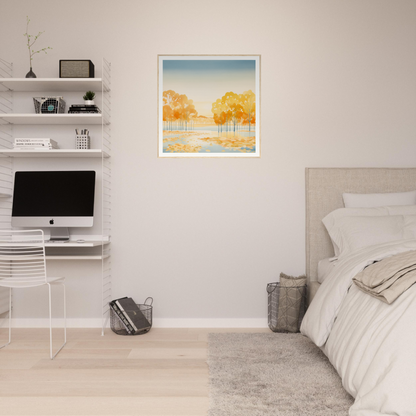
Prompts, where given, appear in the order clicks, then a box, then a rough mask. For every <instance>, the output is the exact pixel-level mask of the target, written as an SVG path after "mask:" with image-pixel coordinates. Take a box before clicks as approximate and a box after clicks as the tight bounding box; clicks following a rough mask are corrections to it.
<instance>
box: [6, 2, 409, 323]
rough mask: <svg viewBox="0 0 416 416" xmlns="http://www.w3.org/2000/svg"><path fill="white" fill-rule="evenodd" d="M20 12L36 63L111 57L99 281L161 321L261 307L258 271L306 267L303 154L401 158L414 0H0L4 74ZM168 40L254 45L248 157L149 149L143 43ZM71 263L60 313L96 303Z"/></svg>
mask: <svg viewBox="0 0 416 416" xmlns="http://www.w3.org/2000/svg"><path fill="white" fill-rule="evenodd" d="M26 15H29V16H30V18H31V20H32V22H31V31H32V32H35V31H36V32H37V31H40V30H45V31H46V32H45V33H44V34H43V35H42V37H41V38H40V39H39V46H51V47H53V50H52V51H51V52H50V53H48V55H38V56H36V57H35V60H34V65H33V70H34V71H35V73H36V74H37V75H38V77H48V76H58V61H59V59H91V60H92V61H93V62H94V63H95V64H96V68H97V72H98V74H97V75H98V76H99V75H100V74H101V70H100V59H101V56H105V57H106V58H107V59H109V60H110V61H111V62H112V70H113V72H112V77H113V78H112V81H113V82H112V102H113V117H112V133H113V143H114V151H113V159H112V162H113V181H114V191H113V197H114V218H113V236H112V241H113V275H114V295H115V296H118V295H130V296H133V297H134V298H135V299H137V300H138V301H140V300H142V299H144V298H145V297H146V296H149V295H151V296H153V297H154V298H155V317H156V318H159V322H160V323H165V324H166V323H167V324H172V322H170V321H169V322H168V321H164V320H163V319H164V318H169V319H173V318H176V319H185V318H186V319H189V318H195V319H196V318H199V319H209V318H212V319H219V318H223V319H259V321H258V322H262V323H265V322H266V321H265V319H266V292H265V287H266V283H267V282H271V281H275V280H277V277H278V274H279V272H281V271H284V272H286V273H293V274H300V273H303V272H304V270H305V259H304V258H305V254H304V252H305V250H304V169H305V167H307V166H310V167H313V166H328V167H331V166H342V167H354V166H362V167H367V166H373V167H377V166H382V167H399V166H407V167H412V166H416V160H415V154H416V117H415V114H416V77H415V74H416V49H415V47H414V45H415V44H416V25H415V21H416V20H415V18H416V2H415V1H414V0H407V1H406V0H396V1H391V0H348V1H347V0H343V1H339V0H314V1H310V0H296V1H291V0H286V1H283V0H270V1H267V0H259V1H256V2H254V1H246V0H238V1H234V0H228V1H224V0H211V1H188V0H177V1H167V0H166V1H150V0H148V1H137V0H134V1H126V0H124V1H108V0H107V1H102V0H101V1H98V0H89V1H80V0H72V1H70V2H69V1H49V0H38V1H36V2H34V1H29V0H24V1H23V0H21V1H16V0H2V1H1V3H0V50H1V53H0V55H1V57H2V58H4V59H7V60H9V61H13V62H14V68H15V72H14V76H15V77H20V76H24V75H25V74H26V72H27V71H28V63H27V56H26V55H27V51H26V49H25V38H24V37H23V36H22V34H23V33H24V32H25V20H26ZM175 53H177V54H215V53H218V54H227V53H230V54H239V53H242V54H261V62H262V68H261V86H262V90H261V103H262V114H261V121H262V123H261V158H259V159H215V158H212V159H181V158H178V159H158V158H157V108H156V107H157V96H156V91H157V76H156V74H157V54H175ZM54 267H57V266H56V265H55V266H54ZM77 270H78V269H77V266H75V265H73V264H72V263H69V262H67V264H65V270H64V274H65V273H66V274H67V275H68V284H69V286H70V290H69V292H70V299H69V304H70V305H71V303H72V305H74V304H76V305H77V309H76V310H75V307H74V306H70V315H71V316H72V317H78V316H79V315H80V314H81V315H82V314H84V316H85V317H87V318H94V317H98V316H99V308H98V305H97V307H94V308H91V307H89V304H88V302H87V301H86V299H85V298H82V296H84V295H82V293H79V292H81V291H78V290H77V288H78V286H77V284H79V282H77V279H76V275H77V273H78V272H77ZM94 276H95V275H94V272H93V271H91V276H90V277H91V278H92V279H95V277H94ZM71 278H72V280H71ZM87 286H88V285H87ZM79 299H84V301H83V302H81V303H80V301H79ZM28 305H32V304H30V303H29V304H28ZM71 308H72V309H71ZM16 310H17V312H16V313H17V314H18V316H20V317H22V318H27V317H28V313H29V312H28V308H21V309H19V306H18V305H16ZM161 319H162V320H161ZM177 322H180V321H177ZM183 322H185V321H182V323H183ZM186 322H187V324H189V322H188V321H186ZM203 322H205V324H207V325H209V324H214V325H215V324H220V322H219V321H208V323H207V321H199V323H200V324H201V323H203ZM235 322H237V321H235ZM242 322H244V321H242ZM247 322H250V323H251V324H253V322H254V321H248V320H247ZM256 322H257V321H256ZM228 323H229V322H228Z"/></svg>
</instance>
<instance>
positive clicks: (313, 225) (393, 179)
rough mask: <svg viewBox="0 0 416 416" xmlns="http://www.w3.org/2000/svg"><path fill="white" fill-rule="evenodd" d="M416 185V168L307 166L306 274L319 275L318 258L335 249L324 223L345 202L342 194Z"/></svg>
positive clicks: (398, 189) (314, 277)
mask: <svg viewBox="0 0 416 416" xmlns="http://www.w3.org/2000/svg"><path fill="white" fill-rule="evenodd" d="M415 189H416V168H306V275H307V277H308V280H309V282H311V281H315V280H317V278H318V262H319V261H320V260H322V259H324V258H327V257H332V256H333V255H334V250H333V248H332V243H331V240H330V238H329V235H328V233H327V231H326V229H325V227H324V225H323V224H322V218H324V217H325V216H326V215H327V214H329V213H330V212H331V211H333V210H335V209H337V208H342V207H343V206H344V203H343V200H342V194H343V193H344V192H352V193H362V194H364V193H383V192H405V191H413V190H415Z"/></svg>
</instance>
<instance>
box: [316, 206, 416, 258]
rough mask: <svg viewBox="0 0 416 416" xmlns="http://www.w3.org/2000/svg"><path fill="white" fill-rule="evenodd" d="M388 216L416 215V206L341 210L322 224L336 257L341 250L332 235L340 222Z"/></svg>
mask: <svg viewBox="0 0 416 416" xmlns="http://www.w3.org/2000/svg"><path fill="white" fill-rule="evenodd" d="M387 215H416V205H407V206H393V207H378V208H339V209H336V210H335V211H332V212H331V213H329V214H328V215H327V216H326V217H325V218H324V219H323V220H322V222H323V223H324V225H325V228H326V229H327V231H328V234H329V236H330V237H331V240H332V244H333V246H334V252H335V256H339V254H340V249H339V247H338V246H337V244H336V242H335V241H334V240H333V239H332V235H333V234H334V233H335V232H336V231H335V229H334V228H335V227H337V224H338V222H339V221H340V220H341V219H342V218H347V217H376V216H387Z"/></svg>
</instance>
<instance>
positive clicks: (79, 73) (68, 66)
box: [59, 59, 95, 78]
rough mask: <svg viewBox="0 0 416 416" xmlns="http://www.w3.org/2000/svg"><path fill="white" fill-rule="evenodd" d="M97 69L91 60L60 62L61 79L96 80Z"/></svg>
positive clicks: (66, 60)
mask: <svg viewBox="0 0 416 416" xmlns="http://www.w3.org/2000/svg"><path fill="white" fill-rule="evenodd" d="M94 74H95V68H94V64H93V63H92V62H91V61H90V60H79V59H78V60H76V59H65V60H60V61H59V78H94Z"/></svg>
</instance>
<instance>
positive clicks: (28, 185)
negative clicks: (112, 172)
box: [12, 171, 96, 227]
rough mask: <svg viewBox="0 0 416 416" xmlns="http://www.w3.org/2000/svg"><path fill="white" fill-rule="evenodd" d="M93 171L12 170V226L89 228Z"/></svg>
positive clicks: (93, 179)
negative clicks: (13, 174) (13, 172)
mask: <svg viewBox="0 0 416 416" xmlns="http://www.w3.org/2000/svg"><path fill="white" fill-rule="evenodd" d="M95 176H96V175H95V171H34V172H15V177H14V189H13V207H12V226H17V227H92V225H93V218H94V195H95Z"/></svg>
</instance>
